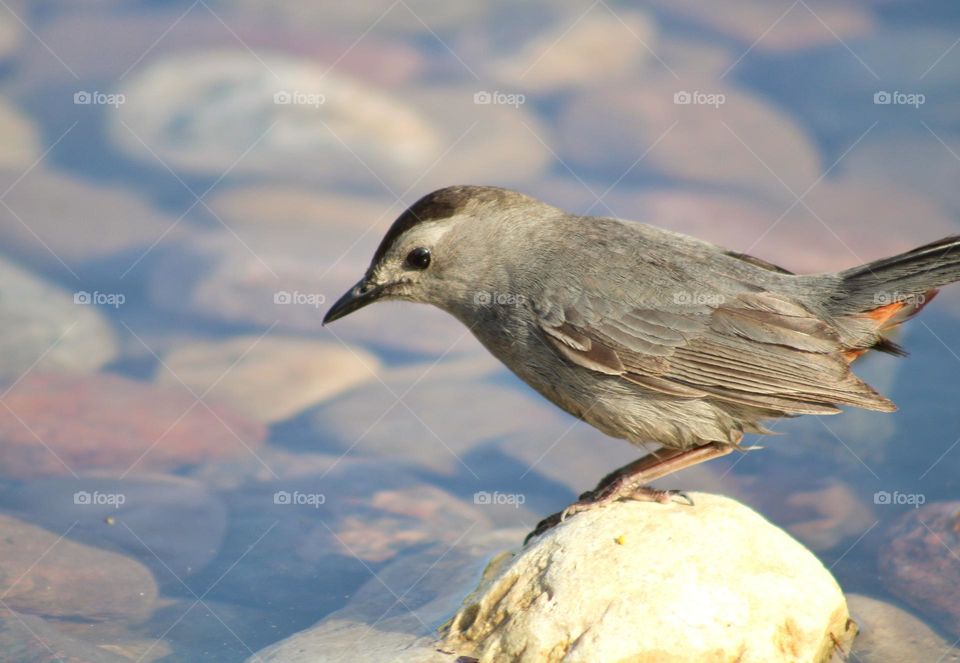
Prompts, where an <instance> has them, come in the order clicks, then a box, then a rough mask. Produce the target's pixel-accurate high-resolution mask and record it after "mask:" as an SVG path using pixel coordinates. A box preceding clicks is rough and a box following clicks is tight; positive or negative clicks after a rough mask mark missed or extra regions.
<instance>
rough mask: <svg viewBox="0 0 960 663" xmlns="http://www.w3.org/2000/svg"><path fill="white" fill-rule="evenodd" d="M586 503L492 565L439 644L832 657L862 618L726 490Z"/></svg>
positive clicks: (508, 654) (526, 658)
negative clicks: (672, 499) (688, 497)
mask: <svg viewBox="0 0 960 663" xmlns="http://www.w3.org/2000/svg"><path fill="white" fill-rule="evenodd" d="M692 497H693V499H694V501H695V504H696V506H693V507H691V506H689V505H686V504H680V503H672V504H668V505H662V504H654V503H641V502H620V503H616V504H614V505H610V506H607V507H605V508H601V509H596V510H594V511H589V512H586V513H581V514H578V515H576V516H575V517H573V518H570V519H569V520H567V521H566V522H565V523H564V524H562V525H561V526H559V527H557V528H555V529H554V530H552V531H550V532H548V533H546V534H545V535H543V536H542V537H541V538H540V539H538V540H536V541H534V542H532V543H531V544H530V545H529V546H528V547H527V548H526V549H524V550H523V551H522V552H521V553H520V554H519V555H517V556H515V557H511V556H509V555H503V556H501V558H499V559H498V560H495V561H494V563H492V564H491V565H490V567H489V568H488V569H487V571H486V572H485V574H484V579H483V581H482V582H481V584H480V586H479V587H478V589H477V590H476V591H475V592H474V594H473V595H471V596H470V597H468V598H467V600H466V601H465V602H464V604H463V607H462V608H461V609H460V612H459V613H458V614H457V615H456V616H455V617H454V618H453V621H452V622H451V626H450V631H449V633H448V634H447V636H446V638H445V640H444V642H443V643H442V644H441V646H440V648H441V649H443V650H447V651H452V652H455V653H456V654H457V655H459V656H470V657H475V658H477V659H479V660H480V661H498V662H499V661H518V662H523V663H528V662H529V663H533V662H538V663H539V662H548V661H549V662H553V661H564V662H573V661H628V660H629V661H660V662H664V661H718V662H719V661H740V662H742V663H747V662H750V661H763V662H769V661H826V660H829V659H830V658H831V657H832V656H833V654H834V652H835V650H836V649H837V647H838V646H839V647H841V648H842V649H843V650H844V651H848V650H849V645H850V642H851V641H852V638H853V637H854V635H855V632H856V626H855V625H854V623H853V622H852V621H851V620H850V619H849V615H848V612H847V605H846V601H845V599H844V597H843V594H842V593H841V591H840V588H839V586H838V585H837V583H836V581H835V580H834V579H833V577H832V576H831V575H830V573H829V572H828V571H827V570H826V569H825V568H824V566H823V564H821V562H820V561H819V560H818V559H817V558H816V557H815V556H814V555H813V554H812V553H810V552H809V551H808V550H807V549H806V548H804V547H803V546H802V545H800V544H799V543H797V541H795V540H794V539H793V538H791V537H790V535H788V534H787V533H786V532H784V531H783V530H781V529H779V528H777V527H775V526H773V525H771V524H770V523H769V522H767V521H766V520H765V519H763V518H762V517H761V516H759V515H758V514H757V513H755V512H754V511H752V510H750V509H749V508H747V507H745V506H743V505H741V504H739V503H738V502H735V501H733V500H730V499H728V498H725V497H720V496H715V495H708V494H694V495H692Z"/></svg>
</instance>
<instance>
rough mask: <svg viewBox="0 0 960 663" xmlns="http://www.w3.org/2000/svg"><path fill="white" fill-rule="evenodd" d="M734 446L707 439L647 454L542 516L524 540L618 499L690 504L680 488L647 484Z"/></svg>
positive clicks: (731, 449) (727, 450) (713, 456)
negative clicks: (695, 444)
mask: <svg viewBox="0 0 960 663" xmlns="http://www.w3.org/2000/svg"><path fill="white" fill-rule="evenodd" d="M734 448H735V447H733V446H732V445H730V444H727V443H725V442H710V443H708V444H704V445H701V446H699V447H693V448H692V449H668V450H666V451H664V450H660V451H659V452H655V453H651V454H648V455H646V456H644V457H643V458H640V459H639V460H635V461H633V462H632V463H628V464H627V465H624V466H623V467H621V468H620V469H618V470H615V471H613V472H611V473H610V474H608V475H607V476H605V477H604V478H603V479H601V480H600V483H599V484H597V487H596V488H594V489H593V490H590V491H587V492H586V493H584V494H583V495H581V496H580V499H579V500H577V501H576V502H574V503H573V504H571V505H570V506H568V507H567V508H566V509H564V510H563V511H561V512H559V513H555V514H553V515H552V516H549V517H547V518H544V519H543V520H541V521H540V522H539V523H537V526H536V528H534V530H533V531H532V532H531V533H530V534H528V535H527V538H526V541H529V540H530V539H531V538H533V537H535V536H539V535H540V534H543V533H544V532H546V531H547V530H548V529H550V528H551V527H553V526H555V525H557V524H558V523H560V522H562V521H563V520H564V519H565V518H566V517H568V516H572V515H573V514H575V513H580V512H581V511H587V510H589V509H594V508H596V507H598V506H603V505H604V504H610V503H611V502H615V501H617V500H621V499H630V500H640V501H651V502H661V503H666V502H669V501H670V500H671V499H672V498H673V497H674V496H680V497H683V498H685V499H686V500H687V501H688V502H690V504H691V505H692V504H693V501H692V500H691V499H690V498H689V497H688V496H687V494H686V493H684V492H683V491H679V490H657V489H656V488H650V487H649V486H647V485H646V484H648V483H650V482H651V481H655V480H656V479H660V478H661V477H665V476H667V475H668V474H673V473H674V472H678V471H679V470H682V469H686V468H688V467H692V466H693V465H697V464H699V463H702V462H704V461H708V460H711V459H713V458H719V457H720V456H726V455H727V454H728V453H730V452H731V451H733V450H734ZM526 541H525V542H526Z"/></svg>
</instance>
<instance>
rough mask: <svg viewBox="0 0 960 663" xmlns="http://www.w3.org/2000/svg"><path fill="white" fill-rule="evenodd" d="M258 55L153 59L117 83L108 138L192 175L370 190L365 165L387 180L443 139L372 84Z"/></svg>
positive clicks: (426, 161) (422, 163) (420, 162)
mask: <svg viewBox="0 0 960 663" xmlns="http://www.w3.org/2000/svg"><path fill="white" fill-rule="evenodd" d="M258 59H260V61H261V63H262V65H263V66H257V64H256V62H255V61H253V62H252V61H251V58H250V55H249V53H247V52H246V51H243V50H239V51H212V52H195V53H187V54H183V55H176V56H169V57H166V58H164V59H161V60H159V61H158V62H156V63H154V64H152V65H151V66H149V67H147V68H145V69H144V70H143V71H142V72H140V73H138V74H137V76H136V77H135V78H134V79H133V80H132V81H131V82H130V84H129V85H128V86H127V87H126V88H125V89H123V90H122V93H123V94H124V95H125V103H124V104H123V105H122V106H120V108H119V109H118V112H117V113H116V114H115V115H114V116H112V117H114V118H115V120H116V121H115V122H113V124H112V125H111V129H112V134H113V137H114V140H115V141H116V142H117V144H118V145H119V146H120V147H121V148H122V149H123V150H124V151H126V152H127V153H129V154H130V155H132V156H134V157H136V158H139V159H142V160H144V161H146V162H148V163H155V161H156V158H157V155H159V157H160V158H162V159H163V160H164V161H165V162H167V163H169V164H170V165H171V167H173V168H174V169H177V170H183V171H187V172H191V173H200V174H207V175H214V176H219V175H221V174H222V173H223V172H224V171H225V170H230V171H232V172H234V173H235V174H241V173H247V174H251V173H253V174H258V175H266V176H270V177H278V178H284V179H288V180H289V179H296V178H300V179H302V178H308V180H309V181H311V182H317V181H331V180H333V181H337V182H341V183H342V182H356V181H358V179H359V181H362V182H368V183H369V181H370V180H371V179H372V185H374V186H376V187H377V188H378V189H379V184H378V183H377V179H376V178H372V177H371V174H370V171H369V170H368V168H372V169H373V170H374V171H375V172H376V173H377V177H381V178H384V179H386V180H387V181H393V182H395V183H396V182H397V178H398V177H400V178H401V180H402V179H403V175H404V174H405V173H407V172H409V171H411V170H412V171H416V172H420V171H422V170H423V169H425V168H427V167H428V166H429V165H430V164H431V163H432V162H433V161H434V160H435V159H437V157H439V156H440V154H441V153H442V152H443V150H444V149H445V148H446V146H447V141H446V140H445V139H443V137H441V136H440V135H438V134H437V132H436V131H434V129H433V127H432V126H431V123H430V122H429V121H428V120H427V119H426V118H424V117H422V116H421V115H419V114H418V113H417V112H416V111H414V110H413V109H411V108H409V107H408V106H406V105H405V104H404V103H402V102H401V101H400V100H399V99H396V98H393V97H391V96H390V95H388V94H386V93H385V92H382V91H380V90H379V89H377V88H375V87H372V86H369V85H367V84H365V83H364V82H361V81H359V80H357V79H354V78H351V77H347V76H343V75H342V74H339V73H337V72H336V71H327V70H326V68H325V67H323V66H320V65H316V64H314V63H312V62H310V61H307V60H301V59H297V58H293V57H287V56H282V55H274V54H267V53H264V54H263V55H262V58H258ZM144 144H146V145H149V146H150V149H149V150H148V149H146V148H145V147H144ZM247 151H249V152H250V153H249V154H247ZM151 152H156V155H154V154H151Z"/></svg>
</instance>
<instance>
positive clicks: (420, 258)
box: [407, 246, 430, 269]
mask: <svg viewBox="0 0 960 663" xmlns="http://www.w3.org/2000/svg"><path fill="white" fill-rule="evenodd" d="M407 265H409V266H410V267H413V268H414V269H426V268H427V267H429V266H430V249H427V248H424V247H422V246H418V247H417V248H415V249H414V250H413V251H411V252H410V253H408V254H407Z"/></svg>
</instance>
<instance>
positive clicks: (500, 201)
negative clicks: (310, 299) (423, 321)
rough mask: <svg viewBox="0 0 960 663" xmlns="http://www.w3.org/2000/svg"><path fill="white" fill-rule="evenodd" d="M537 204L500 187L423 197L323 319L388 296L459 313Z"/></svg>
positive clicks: (329, 319)
mask: <svg viewBox="0 0 960 663" xmlns="http://www.w3.org/2000/svg"><path fill="white" fill-rule="evenodd" d="M530 206H540V207H544V208H547V207H548V206H546V205H544V204H543V203H540V202H539V201H536V200H535V199H533V198H530V197H528V196H525V195H523V194H521V193H517V192H515V191H510V190H508V189H500V188H497V187H484V186H452V187H447V188H444V189H439V190H437V191H434V192H433V193H430V194H428V195H426V196H424V197H423V198H421V199H420V200H418V201H417V202H416V203H414V204H413V205H412V206H411V207H409V208H408V209H407V210H406V211H404V212H403V214H401V215H400V216H399V217H398V218H397V220H396V221H394V222H393V225H392V226H390V229H389V230H388V231H387V234H386V235H385V236H384V238H383V240H382V241H381V242H380V246H379V247H378V248H377V251H376V253H374V255H373V260H372V261H371V262H370V267H369V268H368V269H367V271H366V274H364V276H363V278H362V279H360V281H358V282H357V283H356V284H355V285H354V286H353V287H352V288H350V290H348V291H347V293H346V294H344V295H343V297H341V298H340V299H338V300H337V301H336V303H334V305H333V306H331V307H330V310H329V311H327V314H326V316H325V317H324V319H323V323H324V324H327V323H328V322H333V321H334V320H337V319H339V318H342V317H344V316H345V315H348V314H349V313H352V312H353V311H356V310H358V309H360V308H363V307H364V306H367V305H368V304H372V303H373V302H376V301H380V300H385V299H404V300H408V301H414V302H422V303H426V304H433V305H434V306H438V307H440V308H442V309H445V310H447V311H451V312H453V311H454V310H456V309H457V308H459V307H460V305H461V304H462V303H463V301H464V300H465V298H468V297H472V293H474V292H476V291H477V290H478V288H480V287H484V286H483V284H484V282H485V280H486V279H489V278H490V277H491V274H492V273H495V272H496V271H497V270H498V268H500V267H501V265H498V255H499V251H498V250H497V247H498V246H499V245H500V244H501V243H502V242H504V241H505V237H504V235H505V234H506V235H509V234H510V228H511V227H515V224H514V223H513V222H514V221H516V220H517V219H518V218H520V216H522V215H523V214H524V213H526V212H529V211H530V210H529V208H530ZM550 209H552V208H550Z"/></svg>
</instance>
